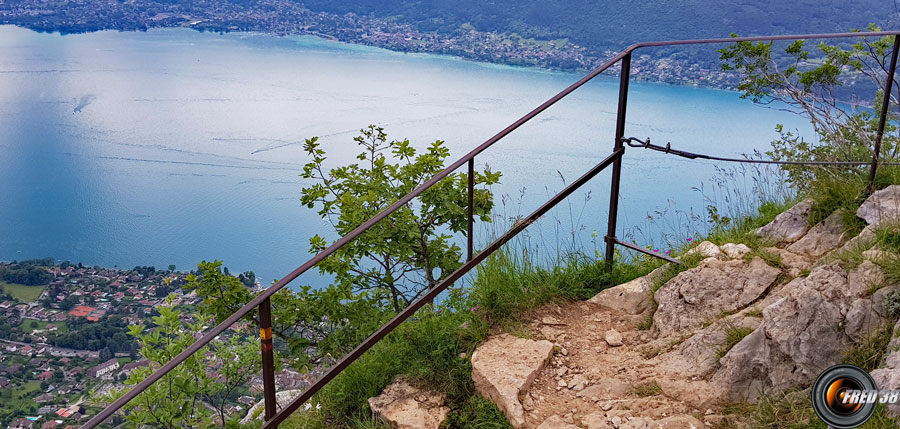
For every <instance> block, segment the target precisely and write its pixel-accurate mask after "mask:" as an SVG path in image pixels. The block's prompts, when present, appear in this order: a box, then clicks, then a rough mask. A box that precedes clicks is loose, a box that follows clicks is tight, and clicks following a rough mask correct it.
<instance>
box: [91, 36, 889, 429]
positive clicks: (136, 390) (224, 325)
mask: <svg viewBox="0 0 900 429" xmlns="http://www.w3.org/2000/svg"><path fill="white" fill-rule="evenodd" d="M883 36H894V50H893V55H892V58H893V63H896V55H897V46H898V45H900V31H878V32H853V33H831V34H801V35H784V36H757V37H730V38H715V39H697V40H677V41H658V42H642V43H636V44H633V45H631V46H629V47H627V48H626V49H625V50H624V51H622V52H620V53H618V54H616V55H615V56H613V57H612V58H610V59H609V60H607V61H606V62H604V63H603V64H602V65H600V66H599V67H597V68H596V69H594V70H592V71H591V72H590V73H588V74H587V75H585V76H584V77H582V78H581V79H579V80H578V81H577V82H575V83H573V84H571V85H569V86H568V87H566V88H565V89H563V90H562V91H560V92H559V93H557V94H556V95H554V96H553V97H551V98H550V99H548V100H547V101H545V102H544V103H542V104H541V105H539V106H538V107H536V108H534V109H533V110H531V111H530V112H528V113H527V114H525V115H524V116H522V117H521V118H519V119H518V120H516V121H515V122H513V123H512V124H510V125H509V126H507V127H506V128H504V129H503V130H501V131H500V132H498V133H497V134H495V135H494V136H493V137H491V138H489V139H488V140H486V141H485V142H484V143H482V144H480V145H479V146H478V147H476V148H475V149H473V150H472V151H470V152H469V153H468V154H466V155H464V156H463V157H461V158H459V159H458V160H457V161H455V162H454V163H452V164H450V165H449V166H448V167H447V168H445V169H444V170H442V171H441V172H440V173H438V174H436V175H435V176H434V177H432V178H431V179H429V180H428V181H426V182H425V183H423V184H421V185H419V186H418V187H416V188H415V189H414V190H413V191H412V192H410V193H409V194H407V195H405V196H403V197H402V198H400V199H399V200H397V202H395V203H394V204H391V205H390V206H389V207H387V208H386V209H384V210H383V211H381V212H380V213H378V214H377V215H375V216H374V217H372V218H371V219H369V220H368V221H366V222H364V223H363V224H361V225H360V226H358V227H357V228H356V229H354V230H353V231H351V232H350V233H349V234H347V235H345V236H343V237H341V238H340V239H338V240H337V241H336V242H334V243H333V244H332V245H331V246H329V247H328V248H326V249H325V250H323V251H321V252H319V253H318V254H316V255H315V256H314V257H312V258H311V259H309V260H308V261H306V262H305V263H304V264H303V265H301V266H299V267H297V268H296V269H295V270H293V271H291V272H290V273H289V274H288V275H287V276H285V277H283V278H282V279H281V280H279V281H278V282H276V283H275V284H274V285H272V286H270V287H269V288H267V289H266V290H264V291H263V292H262V293H260V294H259V295H257V296H256V297H255V298H253V299H252V300H250V302H248V303H247V304H245V305H244V306H243V307H241V308H240V309H239V310H237V311H235V312H234V313H233V314H232V315H231V316H229V317H228V318H226V319H225V320H224V321H222V322H221V323H219V324H218V325H216V326H215V327H213V328H212V329H211V330H210V331H209V332H208V333H206V334H205V335H203V336H202V337H201V338H200V339H198V340H197V341H196V342H194V343H193V344H191V345H190V346H189V347H188V348H186V349H185V350H184V351H182V352H181V353H179V354H178V355H177V356H175V357H174V358H173V359H172V360H170V361H169V362H167V363H166V364H165V365H163V366H162V367H160V368H159V369H158V370H156V371H155V372H153V373H152V374H151V375H150V376H148V377H147V378H146V379H144V380H143V381H142V382H140V383H138V384H137V385H135V386H134V387H133V388H132V389H131V390H129V391H128V392H127V393H125V394H124V395H122V396H121V397H119V398H118V399H116V400H115V401H114V402H113V403H112V404H110V405H109V406H107V407H106V408H104V409H103V410H102V411H101V412H100V413H99V414H97V415H96V416H94V417H93V418H91V419H90V420H89V421H87V422H86V423H85V424H84V425H83V426H82V428H85V429H90V428H93V427H96V426H97V425H99V424H100V423H102V422H103V421H104V420H106V419H107V418H109V417H110V416H112V415H113V413H115V412H116V411H118V410H119V409H121V408H122V407H123V406H124V405H125V404H127V403H128V402H129V401H131V400H132V399H134V398H135V397H136V396H137V395H139V394H140V393H141V392H143V391H144V390H146V389H147V388H148V387H149V386H150V385H152V384H154V383H155V382H157V381H158V380H159V379H161V378H162V377H163V376H165V375H166V374H167V373H168V372H169V371H171V370H172V369H174V368H175V367H176V366H178V365H179V364H181V363H182V362H184V361H185V360H186V359H187V358H188V357H190V356H191V355H193V354H194V353H196V352H197V351H198V350H200V349H201V348H202V347H204V346H206V345H207V344H209V343H210V342H211V341H212V340H213V339H214V338H216V337H217V336H218V335H219V334H221V333H222V332H224V331H225V330H226V329H228V328H229V327H230V326H231V325H233V324H234V323H235V322H237V321H238V320H240V319H241V318H242V317H244V316H246V315H247V314H249V313H250V312H251V311H253V310H254V309H255V308H256V307H260V308H261V309H262V310H264V311H261V312H260V316H261V317H260V322H261V328H262V329H261V345H262V355H263V364H264V368H263V372H264V377H263V378H264V391H265V392H264V393H265V394H264V396H265V407H266V409H265V417H266V423H265V424H264V425H263V428H272V427H276V426H277V425H278V424H279V423H281V422H282V421H284V419H285V418H287V416H288V415H290V414H291V413H293V412H294V411H295V410H297V409H298V408H299V407H300V406H301V405H302V404H303V403H304V402H305V401H306V400H307V399H309V398H310V397H312V395H314V394H315V393H316V392H318V391H319V389H321V388H322V387H323V386H324V385H325V384H327V383H328V381H330V380H331V379H333V378H334V377H336V376H337V374H339V373H340V372H341V371H342V370H343V369H344V368H346V367H347V366H349V365H350V364H351V363H353V361H355V360H356V359H357V358H359V357H360V356H362V354H363V353H365V351H367V350H368V349H369V348H371V347H372V346H373V345H374V344H375V343H377V342H378V341H379V340H380V339H381V338H383V337H384V336H385V335H387V334H389V333H390V332H391V331H393V329H394V328H396V327H397V326H398V325H399V324H400V323H402V322H403V321H405V320H406V319H408V318H409V317H410V316H412V315H413V314H414V313H415V311H416V310H418V309H419V308H421V307H422V306H423V305H425V303H427V302H430V301H431V300H432V299H434V298H435V297H436V296H437V295H438V294H439V293H440V292H441V291H443V290H444V289H446V288H447V287H448V286H450V285H451V284H452V283H453V282H455V281H456V280H458V279H459V278H460V277H462V276H463V275H465V274H466V273H467V272H468V271H469V270H471V269H472V268H473V267H474V266H475V265H477V264H478V263H479V262H481V261H482V260H484V259H485V258H486V257H487V256H488V255H490V254H491V253H493V252H494V251H496V250H497V249H499V248H500V246H502V245H503V244H504V243H506V242H507V241H509V239H511V238H512V237H513V236H515V235H516V234H518V233H519V232H521V231H522V230H524V229H525V228H526V227H527V226H528V225H529V224H530V223H531V222H533V221H534V220H536V219H537V218H538V217H540V216H541V215H542V214H543V213H546V211H547V210H549V209H550V208H552V207H553V206H555V205H556V204H557V203H558V202H559V201H562V199H564V198H565V197H566V196H568V195H569V194H571V193H572V192H574V191H575V190H577V189H578V188H579V187H581V186H582V185H583V184H584V183H586V182H587V181H588V180H590V179H591V178H592V177H594V176H595V175H596V174H598V173H599V172H600V171H602V170H603V169H605V168H606V167H607V166H609V165H613V178H612V185H611V188H612V189H611V193H610V212H609V216H610V219H609V222H608V227H609V229H608V233H607V235H606V237H605V241H606V242H607V248H606V250H607V252H606V262H607V264H609V266H610V267H611V264H612V257H613V249H614V246H615V245H616V244H619V245H624V243H622V242H621V241H619V240H618V239H617V238H616V237H615V228H616V215H617V212H618V195H619V192H618V191H619V178H620V175H621V158H622V155H623V153H624V150H625V149H624V146H623V144H622V139H623V138H624V128H625V112H626V104H627V96H628V82H629V78H630V69H631V67H630V64H631V54H632V52H634V51H635V50H637V49H640V48H647V47H659V46H675V45H696V44H709V43H735V42H752V41H774V40H799V39H836V38H848V37H883ZM619 61H621V62H622V70H621V73H620V85H619V110H618V114H617V122H616V136H615V140H614V141H615V143H614V148H613V152H612V154H611V155H609V156H608V157H606V158H605V159H604V160H603V161H602V162H600V163H599V164H597V165H596V166H595V167H594V168H592V169H591V170H590V171H588V172H587V173H585V174H584V175H583V176H582V177H580V178H579V179H578V180H576V181H574V182H572V183H571V184H570V185H569V186H567V187H566V188H565V189H564V190H563V191H561V192H560V193H559V194H557V195H556V196H554V197H553V198H551V199H550V200H548V201H547V202H546V203H544V204H543V205H542V206H541V207H540V208H539V209H538V210H536V211H535V212H533V213H532V214H531V215H529V216H528V217H527V218H526V219H525V221H523V222H519V223H517V224H516V225H514V226H513V228H511V229H510V230H509V231H507V232H506V233H505V234H504V235H503V236H501V237H500V238H499V239H497V240H496V241H494V242H493V243H491V244H490V245H489V246H487V247H486V248H485V249H484V250H482V251H481V252H479V253H478V254H477V255H474V256H473V251H472V235H473V234H472V220H471V217H472V210H471V205H472V193H473V186H474V181H473V180H472V170H473V166H474V160H475V156H476V155H478V154H480V153H481V152H483V151H484V150H486V149H487V148H489V147H491V146H492V145H494V143H496V142H498V141H499V140H501V139H502V138H504V137H506V136H507V135H508V134H510V133H511V132H513V131H514V130H516V129H517V128H519V127H520V126H522V125H523V124H525V123H526V122H528V121H530V120H531V119H532V118H534V117H535V116H537V115H539V114H540V113H541V112H543V111H544V110H547V109H548V108H549V107H550V106H552V105H554V104H556V102H558V101H559V100H561V99H563V98H564V97H566V96H567V95H569V94H570V93H572V92H573V91H575V90H576V89H578V88H580V87H581V86H583V85H584V84H585V83H587V82H589V81H591V80H592V79H594V78H595V77H597V76H598V75H600V73H602V72H604V71H605V70H607V69H609V68H610V67H612V66H613V65H615V64H616V63H618V62H619ZM893 63H892V67H891V71H892V72H893ZM892 79H893V74H891V76H890V77H889V82H888V85H887V86H886V90H887V91H886V94H887V93H889V91H890V89H891V82H892ZM884 100H885V105H886V104H887V103H889V100H890V97H889V96H885V97H884ZM885 109H886V108H883V109H882V111H883V112H884V111H885ZM882 116H884V113H883V114H882ZM883 129H884V119H883V118H882V120H881V123H880V127H879V133H878V136H877V139H876V147H878V146H880V142H881V137H882V135H883ZM877 157H878V152H877V151H876V152H875V160H873V163H872V169H873V170H872V171H873V174H874V169H875V168H876V167H877V162H878V161H877ZM466 163H468V164H469V165H468V167H469V168H468V170H469V183H468V188H469V189H468V192H469V198H468V202H469V205H470V207H469V217H470V219H469V223H468V237H467V246H468V252H467V255H468V261H467V262H466V263H465V264H463V265H462V266H461V267H460V268H459V269H457V270H456V271H454V272H453V273H452V274H451V275H450V276H448V277H447V278H446V279H445V280H444V281H442V282H441V283H439V284H438V285H437V286H436V287H435V288H432V289H431V290H429V291H428V293H426V294H425V295H423V296H422V297H420V298H419V299H418V300H416V301H414V302H413V303H411V304H410V305H409V306H408V307H407V308H406V309H404V310H403V311H402V312H401V313H399V314H398V315H397V316H395V317H394V318H393V319H392V320H391V321H390V322H388V323H387V324H385V325H384V326H383V327H382V328H380V329H379V330H378V331H376V332H375V333H374V334H372V335H371V336H370V337H369V338H367V339H366V340H365V341H364V342H363V343H361V344H360V345H359V346H357V347H356V348H355V349H353V351H351V352H350V353H349V354H347V355H346V356H344V357H343V358H342V359H341V360H339V361H338V363H337V364H335V365H334V366H333V367H332V368H331V369H330V370H329V371H327V372H326V373H325V374H323V375H322V376H321V377H319V379H317V380H316V382H314V383H313V384H312V385H311V386H310V387H309V388H308V389H306V390H305V391H304V392H303V393H302V394H301V395H300V396H299V397H297V398H296V399H294V400H293V401H292V402H291V403H290V404H289V405H288V406H286V407H285V408H284V409H282V410H281V411H279V412H277V413H275V410H276V404H275V390H274V389H275V386H274V377H273V374H274V373H273V372H272V371H273V368H272V364H271V362H272V360H271V357H272V337H271V315H270V312H269V311H266V310H268V308H269V306H270V298H271V296H272V295H274V294H275V293H276V292H278V291H279V290H281V289H282V288H284V287H285V286H287V285H288V284H289V283H290V282H292V281H293V280H294V279H296V278H297V277H299V276H300V275H301V274H303V273H305V272H306V271H308V270H309V269H310V268H312V267H313V266H315V265H316V264H317V263H319V262H321V261H322V260H324V259H325V258H327V257H329V256H330V255H331V254H333V253H334V252H335V251H336V250H337V249H339V248H341V247H342V246H344V245H346V244H347V243H349V242H350V241H351V240H353V239H355V238H357V237H359V236H360V235H361V234H363V233H364V232H366V231H367V230H368V229H369V228H371V227H372V226H373V225H375V224H376V223H378V222H379V221H381V220H383V219H384V218H386V217H388V216H389V215H391V214H392V213H393V212H395V211H396V210H398V209H400V208H401V207H403V206H404V205H406V204H407V203H409V202H410V201H411V200H412V199H413V198H415V197H417V196H418V195H420V194H421V193H422V192H424V191H425V190H427V189H428V188H430V187H431V186H433V185H435V184H436V183H438V182H439V181H440V180H442V179H444V178H445V177H447V176H448V175H450V174H451V173H453V172H454V171H455V170H456V169H458V168H459V167H461V166H462V165H463V164H466ZM626 247H629V248H631V246H626ZM651 256H657V255H651ZM263 313H265V314H263Z"/></svg>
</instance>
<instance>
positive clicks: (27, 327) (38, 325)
mask: <svg viewBox="0 0 900 429" xmlns="http://www.w3.org/2000/svg"><path fill="white" fill-rule="evenodd" d="M32 322H33V324H34V327H33V328H32V327H31V326H32ZM47 325H56V326H58V327H59V330H57V331H56V332H64V331H65V330H66V323H65V322H45V321H43V320H34V319H22V323H20V324H19V329H21V330H22V331H23V332H25V333H26V334H30V333H32V332H33V331H34V330H36V329H44V328H46V327H47Z"/></svg>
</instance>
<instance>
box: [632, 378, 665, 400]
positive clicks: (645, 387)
mask: <svg viewBox="0 0 900 429" xmlns="http://www.w3.org/2000/svg"><path fill="white" fill-rule="evenodd" d="M634 394H635V395H638V396H640V397H642V398H646V397H648V396H657V395H661V394H662V387H659V384H656V382H653V381H651V382H649V383H644V384H638V385H637V386H634Z"/></svg>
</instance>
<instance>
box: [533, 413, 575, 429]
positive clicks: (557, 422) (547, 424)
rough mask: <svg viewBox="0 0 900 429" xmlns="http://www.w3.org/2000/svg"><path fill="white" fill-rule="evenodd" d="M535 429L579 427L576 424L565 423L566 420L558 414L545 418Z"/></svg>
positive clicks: (569, 428)
mask: <svg viewBox="0 0 900 429" xmlns="http://www.w3.org/2000/svg"><path fill="white" fill-rule="evenodd" d="M537 429H580V428H579V427H578V426H575V425H571V424H568V423H566V421H565V420H564V419H563V418H562V417H560V416H551V417H550V418H548V419H547V420H544V422H543V423H541V425H540V426H538V427H537Z"/></svg>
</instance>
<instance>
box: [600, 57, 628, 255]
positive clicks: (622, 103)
mask: <svg viewBox="0 0 900 429" xmlns="http://www.w3.org/2000/svg"><path fill="white" fill-rule="evenodd" d="M630 75H631V52H629V53H627V54H625V56H624V57H622V71H621V73H620V74H619V108H618V113H617V114H616V142H615V144H614V145H613V150H619V149H624V147H625V145H624V144H623V143H622V138H623V137H625V108H626V106H627V104H628V79H629V78H630ZM612 168H613V170H612V185H611V186H610V191H609V222H608V223H607V225H606V226H607V230H606V237H605V240H606V269H607V271H609V272H612V269H613V263H614V261H613V258H614V257H615V251H616V242H615V239H616V217H617V216H618V214H619V181H620V179H621V176H622V158H621V157H619V158H617V159H616V160H615V162H613V165H612Z"/></svg>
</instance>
